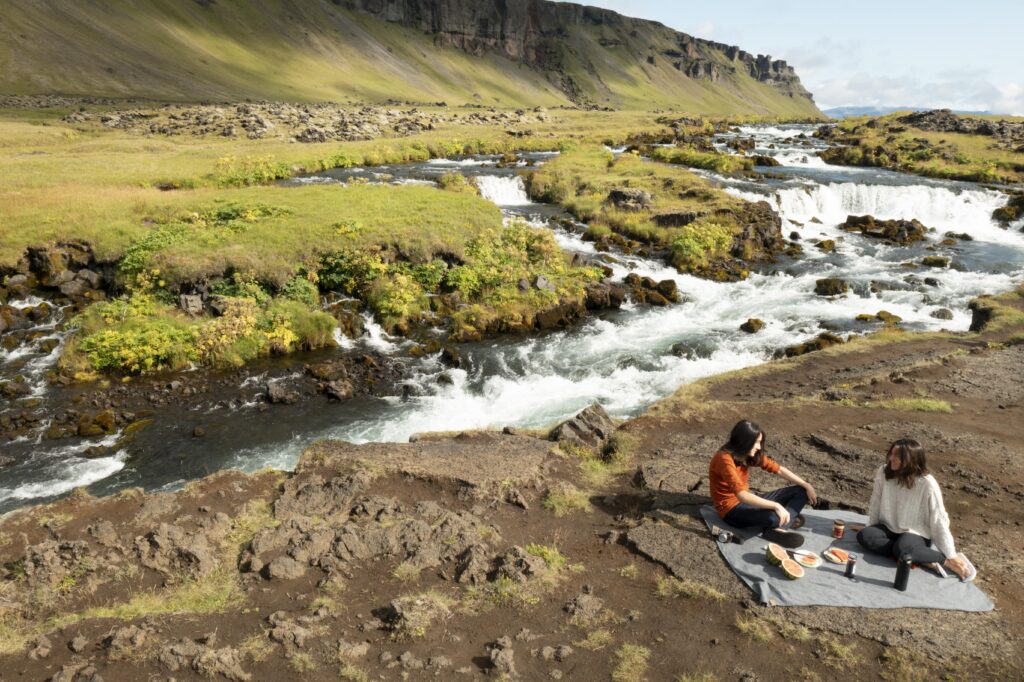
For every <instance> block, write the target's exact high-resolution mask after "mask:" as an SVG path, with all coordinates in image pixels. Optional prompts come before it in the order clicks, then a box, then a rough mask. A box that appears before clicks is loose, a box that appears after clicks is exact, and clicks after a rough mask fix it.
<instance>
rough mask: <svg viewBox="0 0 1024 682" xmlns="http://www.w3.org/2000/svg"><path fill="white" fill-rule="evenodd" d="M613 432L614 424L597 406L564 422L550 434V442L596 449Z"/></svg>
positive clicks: (592, 406) (601, 408)
mask: <svg viewBox="0 0 1024 682" xmlns="http://www.w3.org/2000/svg"><path fill="white" fill-rule="evenodd" d="M614 430H615V423H614V422H613V421H612V418H611V417H610V416H608V413H607V412H605V409H604V408H603V407H601V406H600V405H598V404H596V403H595V404H593V405H591V406H590V407H588V408H586V409H584V410H582V411H581V412H580V413H579V414H577V415H576V416H575V417H573V418H572V419H569V420H568V421H564V422H562V423H561V424H559V425H558V426H556V427H555V429H554V430H553V431H552V432H551V440H555V441H558V442H559V443H570V444H573V445H587V446H590V447H597V446H599V445H601V444H602V443H604V441H605V440H606V439H607V438H608V437H609V436H610V435H611V434H612V431H614Z"/></svg>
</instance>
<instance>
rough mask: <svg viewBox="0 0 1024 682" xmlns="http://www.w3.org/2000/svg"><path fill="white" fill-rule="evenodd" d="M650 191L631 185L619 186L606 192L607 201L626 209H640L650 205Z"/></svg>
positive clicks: (651, 199)
mask: <svg viewBox="0 0 1024 682" xmlns="http://www.w3.org/2000/svg"><path fill="white" fill-rule="evenodd" d="M653 199H654V197H652V196H651V194H650V192H647V191H646V190H642V189H636V188H633V187H620V188H617V189H613V190H612V191H611V192H609V193H608V203H610V204H612V205H614V206H615V207H616V208H620V209H623V210H626V211H640V210H643V209H645V208H647V207H648V206H650V205H651V201H653Z"/></svg>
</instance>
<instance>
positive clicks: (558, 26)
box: [333, 0, 812, 100]
mask: <svg viewBox="0 0 1024 682" xmlns="http://www.w3.org/2000/svg"><path fill="white" fill-rule="evenodd" d="M333 1H334V3H335V4H336V5H339V6H342V7H345V8H346V9H351V10H356V11H358V12H363V13H366V14H370V15H373V16H374V17H376V18H378V19H382V20H384V21H388V22H392V23H397V24H400V25H402V26H406V27H409V28H414V29H416V30H419V31H423V32H424V33H427V34H430V35H433V36H434V40H435V43H436V44H438V45H441V46H447V47H457V48H459V49H461V50H464V51H466V52H469V53H471V54H477V55H481V54H484V53H487V52H499V53H501V54H503V55H504V56H506V57H508V58H510V59H513V60H516V61H521V62H525V63H527V64H530V65H531V66H536V67H540V68H546V69H558V68H559V67H563V66H564V64H563V63H562V61H563V59H562V58H563V57H564V51H565V50H566V43H568V42H569V38H570V34H571V31H572V29H573V28H575V27H595V28H596V27H600V28H602V29H604V30H605V32H606V33H607V32H611V33H613V34H617V35H616V36H614V37H610V38H609V37H603V38H601V39H600V41H599V43H600V45H601V46H602V47H605V48H618V47H637V45H634V43H640V42H642V41H643V39H645V38H649V37H650V36H651V35H652V34H655V35H659V36H664V35H665V34H667V37H669V38H670V41H671V42H674V43H675V44H674V45H668V46H662V48H661V49H660V50H657V52H659V53H660V56H661V57H664V58H666V59H668V60H669V61H670V62H671V63H672V65H673V67H674V68H675V69H676V70H678V71H681V72H682V73H684V74H686V76H688V77H689V78H692V79H695V80H704V81H710V82H712V83H718V82H720V81H721V80H722V78H723V76H724V75H726V74H737V73H742V74H746V75H749V76H750V77H751V78H753V79H754V80H756V81H758V82H760V83H764V84H766V85H769V86H772V87H774V88H775V89H777V90H778V91H780V92H781V93H783V94H785V95H786V96H789V97H803V98H806V99H808V100H811V99H812V95H811V93H810V92H808V91H807V90H806V89H805V88H804V87H803V85H802V84H801V83H800V78H799V76H797V74H796V71H795V70H794V69H793V67H791V66H789V65H788V64H787V63H786V62H785V61H783V60H781V59H776V60H773V59H772V58H771V57H770V56H768V55H757V56H756V57H755V56H754V55H752V54H750V53H749V52H746V51H744V50H741V49H740V48H739V47H736V46H734V45H726V44H724V43H717V42H712V41H709V40H703V39H701V38H697V37H694V36H691V35H688V34H686V33H681V32H678V31H673V30H671V29H668V28H666V27H665V26H664V25H662V24H660V23H657V22H653V21H648V20H644V19H634V18H630V17H626V16H623V15H621V14H619V13H617V12H613V11H611V10H606V9H602V8H599V7H588V6H585V5H577V4H573V3H567V2H550V1H549V0H482V1H479V2H475V1H472V0H333ZM641 49H642V48H641ZM648 52H651V51H650V50H648ZM656 59H657V57H656V56H655V54H653V53H649V54H648V55H647V57H646V61H647V63H648V64H652V65H653V64H655V63H656ZM567 94H569V95H570V96H571V97H573V96H575V95H576V93H575V92H574V91H573V89H572V87H571V86H570V87H568V88H567Z"/></svg>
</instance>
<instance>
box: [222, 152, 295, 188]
mask: <svg viewBox="0 0 1024 682" xmlns="http://www.w3.org/2000/svg"><path fill="white" fill-rule="evenodd" d="M291 175H292V169H291V167H290V166H289V165H288V164H286V163H283V162H280V161H275V160H274V157H273V156H261V157H253V156H246V157H244V158H242V159H239V158H237V157H234V156H225V157H223V158H221V159H219V160H218V161H217V170H216V171H215V172H214V175H213V179H214V182H216V184H217V185H219V186H221V187H245V186H247V185H265V184H267V183H270V182H273V181H275V180H280V179H282V178H288V177H291Z"/></svg>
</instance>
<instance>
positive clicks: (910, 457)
mask: <svg viewBox="0 0 1024 682" xmlns="http://www.w3.org/2000/svg"><path fill="white" fill-rule="evenodd" d="M892 453H895V454H896V457H897V458H898V459H899V460H900V468H899V469H896V470H895V471H893V469H892V467H890V466H889V457H888V455H890V454H892ZM927 474H928V464H927V462H926V461H925V457H924V448H923V447H922V446H921V444H920V443H918V442H917V441H916V440H914V439H913V438H900V439H899V440H898V441H896V442H895V443H893V444H892V445H890V446H889V450H888V451H887V452H886V459H885V478H886V480H890V481H891V480H892V479H894V478H895V479H896V480H897V481H899V484H900V485H902V486H903V487H905V488H913V487H914V483H915V482H916V481H917V479H918V477H919V476H925V475H927Z"/></svg>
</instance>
